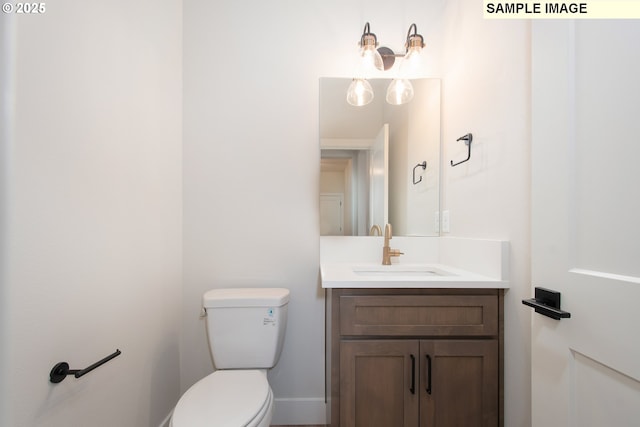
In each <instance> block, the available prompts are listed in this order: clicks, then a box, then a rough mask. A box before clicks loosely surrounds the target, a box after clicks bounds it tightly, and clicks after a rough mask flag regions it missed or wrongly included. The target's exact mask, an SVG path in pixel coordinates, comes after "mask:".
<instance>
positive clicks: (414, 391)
mask: <svg viewBox="0 0 640 427" xmlns="http://www.w3.org/2000/svg"><path fill="white" fill-rule="evenodd" d="M419 364H420V361H419V342H418V341H417V340H366V341H349V340H343V341H341V342H340V426H341V427H390V426H393V427H415V426H417V425H418V414H419V410H418V405H419V399H418V396H419V390H418V386H419V382H420V381H419ZM412 386H413V387H412Z"/></svg>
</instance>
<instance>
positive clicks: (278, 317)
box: [171, 288, 289, 427]
mask: <svg viewBox="0 0 640 427" xmlns="http://www.w3.org/2000/svg"><path fill="white" fill-rule="evenodd" d="M203 300H204V308H205V310H206V313H207V332H208V335H209V346H210V348H211V354H212V355H213V363H214V365H215V367H216V369H217V370H216V371H215V372H214V373H212V374H210V375H208V376H207V377H205V378H203V379H201V380H200V381H198V382H197V383H195V384H194V385H192V386H191V388H189V390H187V391H186V393H185V394H184V395H182V397H181V398H180V400H179V401H178V404H177V405H176V407H175V409H174V410H173V415H172V417H171V427H204V426H207V427H210V426H211V427H213V426H215V427H268V426H269V424H270V423H271V415H272V412H273V393H272V391H271V387H270V386H269V382H268V381H267V369H270V368H272V367H273V366H275V364H276V363H277V362H278V359H279V358H280V353H281V352H282V343H283V341H284V334H285V330H286V327H287V306H288V304H289V290H288V289H283V288H264V289H259V288H239V289H214V290H211V291H208V292H206V293H205V294H204V296H203Z"/></svg>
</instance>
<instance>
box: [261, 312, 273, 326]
mask: <svg viewBox="0 0 640 427" xmlns="http://www.w3.org/2000/svg"><path fill="white" fill-rule="evenodd" d="M262 324H263V325H264V326H276V317H275V311H274V310H273V308H268V309H267V313H266V314H265V316H264V317H263V318H262Z"/></svg>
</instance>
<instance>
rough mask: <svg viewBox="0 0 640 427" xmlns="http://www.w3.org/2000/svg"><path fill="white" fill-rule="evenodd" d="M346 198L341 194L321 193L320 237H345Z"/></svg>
mask: <svg viewBox="0 0 640 427" xmlns="http://www.w3.org/2000/svg"><path fill="white" fill-rule="evenodd" d="M343 199H344V196H343V195H342V194H341V193H320V235H321V236H342V235H344V215H343V209H344V208H343V205H344V200H343Z"/></svg>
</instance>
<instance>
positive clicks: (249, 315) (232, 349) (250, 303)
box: [203, 288, 289, 369]
mask: <svg viewBox="0 0 640 427" xmlns="http://www.w3.org/2000/svg"><path fill="white" fill-rule="evenodd" d="M288 304H289V290H288V289H284V288H236V289H213V290H210V291H208V292H206V293H205V294H204V296H203V305H204V308H205V310H206V312H207V333H208V335H209V346H210V348H211V354H212V356H213V363H214V365H215V367H216V369H269V368H272V367H274V366H275V364H276V363H277V362H278V359H279V358H280V353H281V352H282V345H283V342H284V334H285V331H286V328H287V306H288Z"/></svg>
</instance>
